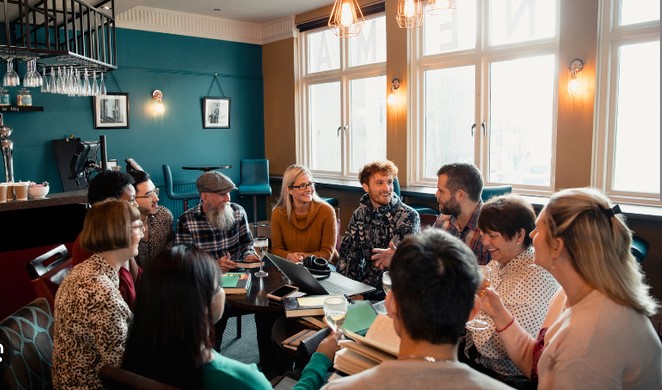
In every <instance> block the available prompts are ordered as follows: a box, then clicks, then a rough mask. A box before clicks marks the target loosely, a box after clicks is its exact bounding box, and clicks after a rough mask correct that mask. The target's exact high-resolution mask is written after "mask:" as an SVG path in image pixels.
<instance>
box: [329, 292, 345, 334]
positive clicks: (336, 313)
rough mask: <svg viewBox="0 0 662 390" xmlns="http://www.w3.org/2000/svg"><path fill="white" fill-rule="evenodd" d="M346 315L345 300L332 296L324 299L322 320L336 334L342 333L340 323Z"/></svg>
mask: <svg viewBox="0 0 662 390" xmlns="http://www.w3.org/2000/svg"><path fill="white" fill-rule="evenodd" d="M346 316H347V300H346V299H345V297H342V296H332V297H329V298H326V299H325V300H324V320H326V323H327V324H329V326H330V327H331V329H333V331H334V332H336V334H337V335H342V324H343V323H344V322H345V317H346Z"/></svg>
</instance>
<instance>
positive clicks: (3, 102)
mask: <svg viewBox="0 0 662 390" xmlns="http://www.w3.org/2000/svg"><path fill="white" fill-rule="evenodd" d="M10 104H11V99H10V98H9V91H7V90H6V89H3V88H0V106H8V105H10Z"/></svg>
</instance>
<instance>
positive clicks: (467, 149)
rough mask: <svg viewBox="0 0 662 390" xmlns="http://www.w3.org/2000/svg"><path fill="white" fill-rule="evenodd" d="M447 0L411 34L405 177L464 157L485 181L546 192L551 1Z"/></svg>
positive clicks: (423, 177)
mask: <svg viewBox="0 0 662 390" xmlns="http://www.w3.org/2000/svg"><path fill="white" fill-rule="evenodd" d="M456 5H457V9H456V10H455V12H454V13H452V14H442V15H430V14H427V13H426V15H425V20H424V22H423V26H424V27H423V28H422V29H419V30H420V31H418V32H417V33H416V34H412V39H411V43H410V45H411V47H412V50H413V52H412V58H413V61H414V62H413V67H412V88H411V90H412V91H416V92H415V93H413V94H412V106H411V107H412V109H411V110H410V112H411V113H412V115H411V116H410V121H411V123H410V126H409V128H410V130H409V131H410V133H411V134H410V136H411V139H412V143H411V147H410V152H409V156H410V165H411V166H412V167H414V169H413V172H412V173H413V180H410V181H413V183H412V184H420V185H425V184H427V185H430V184H432V185H434V183H436V179H437V177H436V172H437V170H438V169H439V167H441V166H442V165H444V164H447V163H451V162H470V163H474V164H476V166H478V167H479V168H480V169H481V171H482V172H483V175H484V177H485V181H486V182H487V183H494V184H497V183H503V184H511V185H513V186H515V187H518V189H520V190H522V189H524V190H526V189H529V190H532V191H537V192H541V191H542V192H545V191H546V192H551V191H552V189H553V181H552V177H553V166H554V165H553V163H554V161H553V160H554V159H553V156H554V142H553V140H554V134H555V112H556V99H555V98H556V74H557V70H556V64H557V62H558V55H557V51H558V49H557V43H556V41H557V35H558V32H557V31H558V20H557V19H558V17H557V15H558V7H559V4H558V1H551V0H490V1H483V0H463V1H457V2H456ZM481 15H485V17H481ZM481 20H483V21H484V22H482V23H481Z"/></svg>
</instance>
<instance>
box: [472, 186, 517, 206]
mask: <svg viewBox="0 0 662 390" xmlns="http://www.w3.org/2000/svg"><path fill="white" fill-rule="evenodd" d="M511 192H513V186H509V185H503V186H491V187H483V192H482V193H481V194H480V197H481V199H483V202H487V201H488V200H489V199H490V198H493V197H495V196H499V195H503V194H510V193H511Z"/></svg>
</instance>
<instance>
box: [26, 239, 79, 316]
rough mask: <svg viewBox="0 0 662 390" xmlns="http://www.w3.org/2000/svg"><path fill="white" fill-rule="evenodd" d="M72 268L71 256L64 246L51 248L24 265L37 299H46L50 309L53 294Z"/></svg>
mask: <svg viewBox="0 0 662 390" xmlns="http://www.w3.org/2000/svg"><path fill="white" fill-rule="evenodd" d="M72 267H73V263H72V260H71V256H69V251H68V250H67V247H66V246H64V245H60V246H58V247H56V248H53V249H51V250H50V251H48V252H46V253H44V254H43V255H41V256H39V257H37V258H35V259H33V260H31V261H30V262H29V263H27V264H25V268H26V269H27V271H28V274H29V275H30V279H32V288H33V289H34V292H35V293H36V294H37V296H38V297H43V298H46V300H48V303H49V304H50V305H51V307H53V305H54V302H55V292H56V291H57V289H58V287H60V284H61V283H62V281H63V280H64V277H65V276H67V274H69V271H71V268H72Z"/></svg>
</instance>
